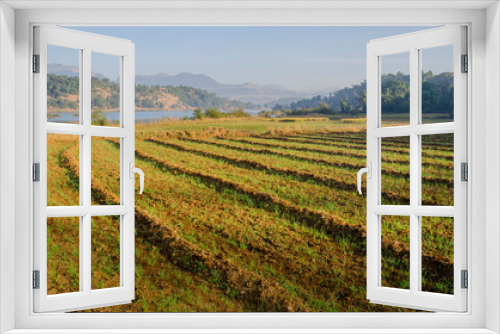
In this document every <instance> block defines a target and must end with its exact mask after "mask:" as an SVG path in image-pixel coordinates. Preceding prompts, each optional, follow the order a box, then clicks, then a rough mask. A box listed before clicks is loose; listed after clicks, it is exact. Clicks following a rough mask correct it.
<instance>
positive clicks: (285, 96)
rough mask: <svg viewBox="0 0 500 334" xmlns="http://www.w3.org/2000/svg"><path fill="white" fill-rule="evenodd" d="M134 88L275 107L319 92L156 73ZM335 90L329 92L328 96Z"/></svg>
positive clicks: (58, 68)
mask: <svg viewBox="0 0 500 334" xmlns="http://www.w3.org/2000/svg"><path fill="white" fill-rule="evenodd" d="M48 72H49V73H52V74H57V75H67V76H69V77H71V76H76V75H78V66H68V65H62V64H48ZM92 76H97V77H99V78H101V79H103V78H106V76H105V75H103V74H100V73H95V72H92ZM135 80H136V81H135V82H136V84H140V85H146V86H156V85H159V86H173V87H178V86H189V87H193V88H199V89H203V90H206V91H208V92H209V93H215V94H217V95H218V96H220V97H224V98H227V99H229V100H238V101H242V102H250V103H253V104H259V105H266V106H274V105H275V104H276V102H275V101H278V100H279V101H281V102H283V101H286V102H288V103H290V102H293V101H298V100H301V99H304V98H308V97H311V96H313V95H317V94H319V92H299V91H295V90H291V89H287V88H283V87H280V86H277V85H257V84H253V83H243V84H224V83H220V82H218V81H216V80H214V79H213V78H211V77H209V76H207V75H204V74H192V73H186V72H184V73H179V74H176V75H169V74H167V73H163V72H162V73H158V74H155V75H136V79H135ZM333 90H336V88H332V90H328V91H329V92H331V91H333Z"/></svg>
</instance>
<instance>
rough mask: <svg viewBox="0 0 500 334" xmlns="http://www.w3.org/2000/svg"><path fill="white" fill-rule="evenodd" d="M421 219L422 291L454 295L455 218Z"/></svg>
mask: <svg viewBox="0 0 500 334" xmlns="http://www.w3.org/2000/svg"><path fill="white" fill-rule="evenodd" d="M421 219H422V291H427V292H438V293H446V294H453V226H454V224H453V222H454V221H453V218H448V217H446V218H445V217H422V218H421Z"/></svg>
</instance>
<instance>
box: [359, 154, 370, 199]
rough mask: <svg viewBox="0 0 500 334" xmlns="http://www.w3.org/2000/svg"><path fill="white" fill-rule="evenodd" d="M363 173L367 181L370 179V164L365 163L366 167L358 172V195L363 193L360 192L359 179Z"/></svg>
mask: <svg viewBox="0 0 500 334" xmlns="http://www.w3.org/2000/svg"><path fill="white" fill-rule="evenodd" d="M363 173H366V176H367V177H368V178H369V179H371V178H372V163H371V162H368V163H367V167H365V168H361V169H360V170H359V171H358V192H359V194H360V195H362V194H363V192H362V191H361V177H362V176H363Z"/></svg>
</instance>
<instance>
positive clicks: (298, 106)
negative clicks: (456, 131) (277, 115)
mask: <svg viewBox="0 0 500 334" xmlns="http://www.w3.org/2000/svg"><path fill="white" fill-rule="evenodd" d="M409 82H410V77H409V75H405V74H402V73H396V74H386V75H383V76H382V108H383V110H384V113H406V112H408V111H409V94H410V87H409V86H410V85H409ZM320 107H322V110H323V113H365V112H366V81H363V82H361V83H360V84H357V85H353V86H352V87H346V88H343V89H340V90H338V91H336V92H334V93H330V94H329V95H327V96H321V95H317V96H314V97H312V98H309V99H302V100H300V101H297V102H291V103H289V104H276V105H275V106H274V107H273V110H286V109H290V110H291V111H292V112H294V113H295V114H297V113H307V112H308V111H312V109H315V110H314V112H316V113H317V112H318V111H320V110H319V109H321V108H320ZM325 107H326V108H325ZM422 111H423V113H440V114H451V113H453V73H450V72H444V73H440V74H438V75H434V74H433V73H432V72H431V71H428V72H425V73H423V83H422Z"/></svg>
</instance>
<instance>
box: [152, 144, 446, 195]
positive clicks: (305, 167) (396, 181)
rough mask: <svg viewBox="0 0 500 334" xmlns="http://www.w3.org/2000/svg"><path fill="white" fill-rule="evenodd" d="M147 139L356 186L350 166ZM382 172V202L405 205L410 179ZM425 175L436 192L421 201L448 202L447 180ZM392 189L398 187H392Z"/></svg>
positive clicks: (270, 171)
mask: <svg viewBox="0 0 500 334" xmlns="http://www.w3.org/2000/svg"><path fill="white" fill-rule="evenodd" d="M148 141H150V142H152V143H156V144H159V145H163V146H166V147H171V148H174V149H176V150H179V151H183V152H188V153H192V154H196V155H199V156H204V157H208V158H212V159H217V160H220V161H225V162H227V163H230V164H233V165H237V166H240V167H243V168H247V169H258V170H262V171H264V172H266V173H268V174H277V175H284V176H292V177H295V178H296V179H298V180H301V181H304V182H308V181H310V182H315V183H317V184H322V185H325V186H328V187H331V188H340V189H344V190H348V191H353V192H355V191H356V190H357V185H356V175H355V171H353V170H345V169H338V168H329V169H327V168H324V167H321V166H317V165H314V164H307V163H304V164H302V163H299V162H297V161H292V160H289V159H283V158H279V157H276V159H275V158H273V157H271V158H266V159H263V158H259V157H253V156H251V155H245V156H244V157H243V158H240V157H239V156H238V155H239V154H237V153H235V152H234V151H233V152H228V151H227V150H225V151H222V150H224V149H220V150H221V152H214V151H215V150H207V149H206V148H205V147H203V144H199V145H193V144H191V146H186V145H181V144H178V143H175V142H174V140H160V139H156V138H154V139H153V138H151V139H148ZM193 146H194V147H193ZM197 147H200V149H198V148H197ZM386 170H389V173H385V171H386ZM330 175H331V176H330ZM383 176H384V177H383V188H382V196H383V198H384V202H383V203H384V204H387V203H386V202H385V201H394V202H396V203H399V204H406V205H407V204H408V203H409V201H410V196H409V182H408V181H405V179H403V178H399V177H398V176H397V175H396V176H394V175H391V174H390V169H388V168H385V167H384V174H383ZM426 177H427V178H428V179H430V180H431V181H432V183H429V182H425V183H424V184H425V185H426V189H427V188H428V187H432V188H433V189H434V190H435V192H429V193H428V194H423V201H422V202H423V204H424V205H436V204H435V203H439V204H443V205H448V204H444V203H445V202H443V201H444V198H445V197H446V196H447V193H448V189H447V188H446V187H443V185H446V186H448V187H449V184H450V181H448V180H447V179H446V178H442V177H428V176H426ZM436 180H437V181H436ZM441 180H442V181H441ZM394 189H398V190H396V191H394ZM401 189H406V191H403V190H401ZM429 190H430V188H429ZM435 198H436V199H440V200H439V202H436V199H435Z"/></svg>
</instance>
